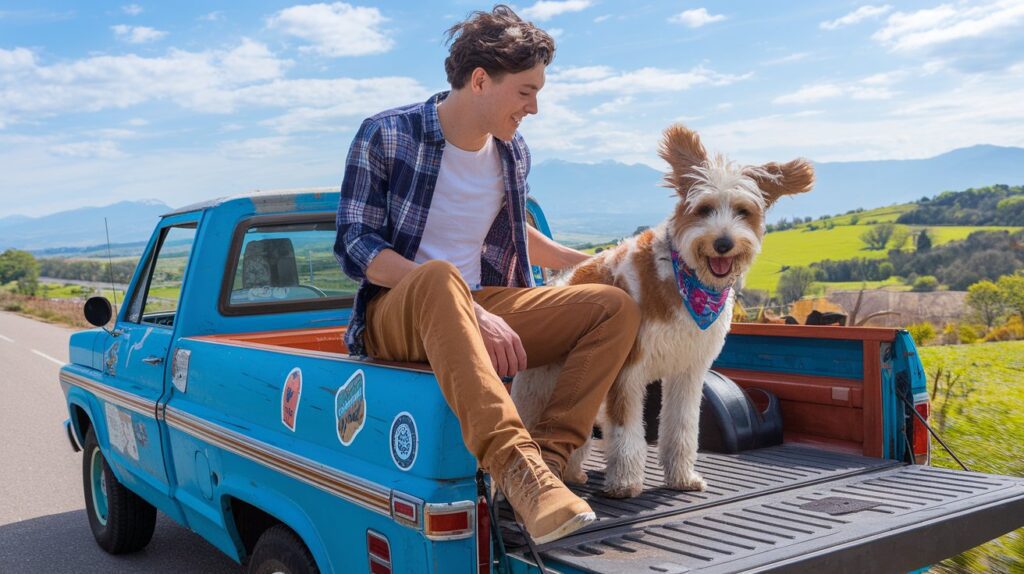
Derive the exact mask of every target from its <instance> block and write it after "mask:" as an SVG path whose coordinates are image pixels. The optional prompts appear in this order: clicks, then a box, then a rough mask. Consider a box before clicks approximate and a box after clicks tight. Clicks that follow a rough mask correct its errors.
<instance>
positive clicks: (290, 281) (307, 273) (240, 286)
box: [222, 218, 358, 314]
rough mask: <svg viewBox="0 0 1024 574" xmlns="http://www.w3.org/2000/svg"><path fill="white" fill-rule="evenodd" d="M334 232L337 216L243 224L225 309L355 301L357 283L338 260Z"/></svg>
mask: <svg viewBox="0 0 1024 574" xmlns="http://www.w3.org/2000/svg"><path fill="white" fill-rule="evenodd" d="M278 219H280V218H278ZM335 234H336V232H335V226H334V221H333V219H332V220H331V221H296V222H276V221H262V222H261V221H259V220H258V219H254V220H250V221H249V222H246V223H243V224H242V226H241V227H239V229H238V231H237V232H236V233H235V239H234V241H233V242H232V254H231V265H230V266H229V273H230V274H229V275H228V276H227V277H225V285H226V287H227V289H226V290H225V291H226V292H225V294H224V296H223V297H222V310H223V311H225V312H226V313H227V314H249V313H275V312H284V311H298V310H304V309H323V308H330V307H339V308H341V307H346V306H348V305H351V298H352V296H353V295H354V294H355V292H356V289H357V288H358V283H356V282H355V281H352V280H351V279H349V278H348V277H346V276H345V274H344V273H342V272H341V267H340V265H339V264H338V262H337V260H336V259H335V258H334V240H335Z"/></svg>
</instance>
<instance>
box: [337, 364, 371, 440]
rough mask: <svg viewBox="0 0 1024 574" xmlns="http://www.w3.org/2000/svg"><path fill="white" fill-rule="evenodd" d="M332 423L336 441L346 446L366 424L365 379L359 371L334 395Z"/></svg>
mask: <svg viewBox="0 0 1024 574" xmlns="http://www.w3.org/2000/svg"><path fill="white" fill-rule="evenodd" d="M334 422H335V427H336V428H337V430H338V440H340V441H341V444H343V445H345V446H348V445H350V444H352V441H354V440H356V435H357V434H359V431H361V430H363V425H364V424H365V423H366V378H365V377H364V376H363V371H362V370H361V369H360V370H358V371H356V372H354V373H352V376H351V377H349V378H348V380H347V381H345V384H344V385H341V386H340V387H338V392H336V393H334Z"/></svg>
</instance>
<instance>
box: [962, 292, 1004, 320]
mask: <svg viewBox="0 0 1024 574" xmlns="http://www.w3.org/2000/svg"><path fill="white" fill-rule="evenodd" d="M967 305H968V306H969V307H970V308H971V310H972V311H974V314H975V315H976V316H977V317H978V318H979V319H981V320H982V321H983V322H984V323H985V325H986V326H988V328H990V329H991V328H992V326H993V325H995V324H996V322H998V320H999V318H1000V317H1001V316H1002V315H1003V313H1004V312H1005V311H1006V302H1005V301H1004V300H1003V293H1002V291H1000V289H999V287H997V286H996V284H995V283H993V282H991V281H979V282H977V283H975V284H974V285H971V286H970V287H969V288H968V289H967Z"/></svg>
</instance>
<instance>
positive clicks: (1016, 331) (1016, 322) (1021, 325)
mask: <svg viewBox="0 0 1024 574" xmlns="http://www.w3.org/2000/svg"><path fill="white" fill-rule="evenodd" d="M1021 339H1024V321H1021V319H1020V317H1018V316H1016V315H1014V316H1013V317H1010V319H1009V320H1008V321H1006V323H1005V324H1003V325H1001V326H999V327H996V328H995V329H992V330H991V331H989V333H988V335H985V341H986V342H988V341H1019V340H1021Z"/></svg>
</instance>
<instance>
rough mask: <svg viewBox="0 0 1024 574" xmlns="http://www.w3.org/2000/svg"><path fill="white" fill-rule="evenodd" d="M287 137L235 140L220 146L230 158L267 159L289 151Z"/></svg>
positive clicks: (222, 151)
mask: <svg viewBox="0 0 1024 574" xmlns="http://www.w3.org/2000/svg"><path fill="white" fill-rule="evenodd" d="M288 142H289V139H288V138H287V137H280V136H278V137H264V138H250V139H246V140H233V141H228V142H224V143H222V144H221V145H220V151H221V153H223V154H224V155H225V156H227V157H229V158H267V157H273V156H278V155H281V154H283V153H285V152H286V151H287V150H288Z"/></svg>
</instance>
